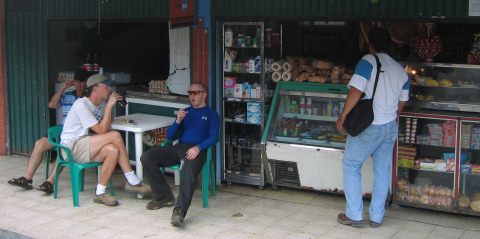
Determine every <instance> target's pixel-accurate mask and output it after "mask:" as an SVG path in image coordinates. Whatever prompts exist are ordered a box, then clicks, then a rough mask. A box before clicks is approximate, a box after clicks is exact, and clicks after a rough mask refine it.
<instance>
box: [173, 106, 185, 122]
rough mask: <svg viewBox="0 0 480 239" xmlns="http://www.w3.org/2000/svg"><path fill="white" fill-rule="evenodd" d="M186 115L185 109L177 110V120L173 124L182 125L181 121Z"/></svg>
mask: <svg viewBox="0 0 480 239" xmlns="http://www.w3.org/2000/svg"><path fill="white" fill-rule="evenodd" d="M187 114H188V111H185V109H180V110H178V113H177V119H176V120H175V122H177V124H180V123H182V120H183V119H184V118H185V116H187Z"/></svg>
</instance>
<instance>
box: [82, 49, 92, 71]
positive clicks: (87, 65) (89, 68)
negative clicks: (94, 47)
mask: <svg viewBox="0 0 480 239" xmlns="http://www.w3.org/2000/svg"><path fill="white" fill-rule="evenodd" d="M90 58H91V56H90V53H87V55H86V57H85V61H83V65H82V68H83V70H85V71H92V65H91V64H90V62H91V59H90Z"/></svg>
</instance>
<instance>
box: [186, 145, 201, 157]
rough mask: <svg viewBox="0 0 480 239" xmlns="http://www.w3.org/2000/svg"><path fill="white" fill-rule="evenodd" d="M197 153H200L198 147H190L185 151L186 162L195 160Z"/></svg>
mask: <svg viewBox="0 0 480 239" xmlns="http://www.w3.org/2000/svg"><path fill="white" fill-rule="evenodd" d="M199 153H200V147H198V146H193V147H191V148H189V149H188V150H187V153H186V155H185V158H186V159H188V160H192V159H195V158H197V156H198V154H199Z"/></svg>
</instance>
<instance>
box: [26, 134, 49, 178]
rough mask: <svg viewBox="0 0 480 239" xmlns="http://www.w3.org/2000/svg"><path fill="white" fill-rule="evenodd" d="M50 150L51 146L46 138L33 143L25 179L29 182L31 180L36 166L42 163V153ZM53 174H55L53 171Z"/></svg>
mask: <svg viewBox="0 0 480 239" xmlns="http://www.w3.org/2000/svg"><path fill="white" fill-rule="evenodd" d="M52 148H53V145H51V144H50V143H49V142H48V138H46V137H42V138H40V139H38V140H37V142H35V146H34V147H33V151H32V154H31V155H30V160H29V161H28V167H27V171H26V173H25V178H26V179H28V180H31V179H32V178H33V175H34V174H35V171H37V169H38V166H40V164H41V163H42V161H43V153H45V151H47V150H50V149H52ZM53 172H55V170H54V171H53ZM52 182H53V180H52Z"/></svg>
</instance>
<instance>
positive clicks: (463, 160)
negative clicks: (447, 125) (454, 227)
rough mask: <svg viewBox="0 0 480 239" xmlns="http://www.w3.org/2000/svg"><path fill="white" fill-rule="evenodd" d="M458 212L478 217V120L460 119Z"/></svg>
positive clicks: (479, 182)
mask: <svg viewBox="0 0 480 239" xmlns="http://www.w3.org/2000/svg"><path fill="white" fill-rule="evenodd" d="M460 148H461V150H460V170H459V171H460V180H459V181H460V183H459V198H458V210H459V211H460V212H462V213H466V214H473V215H477V216H480V118H461V119H460Z"/></svg>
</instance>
